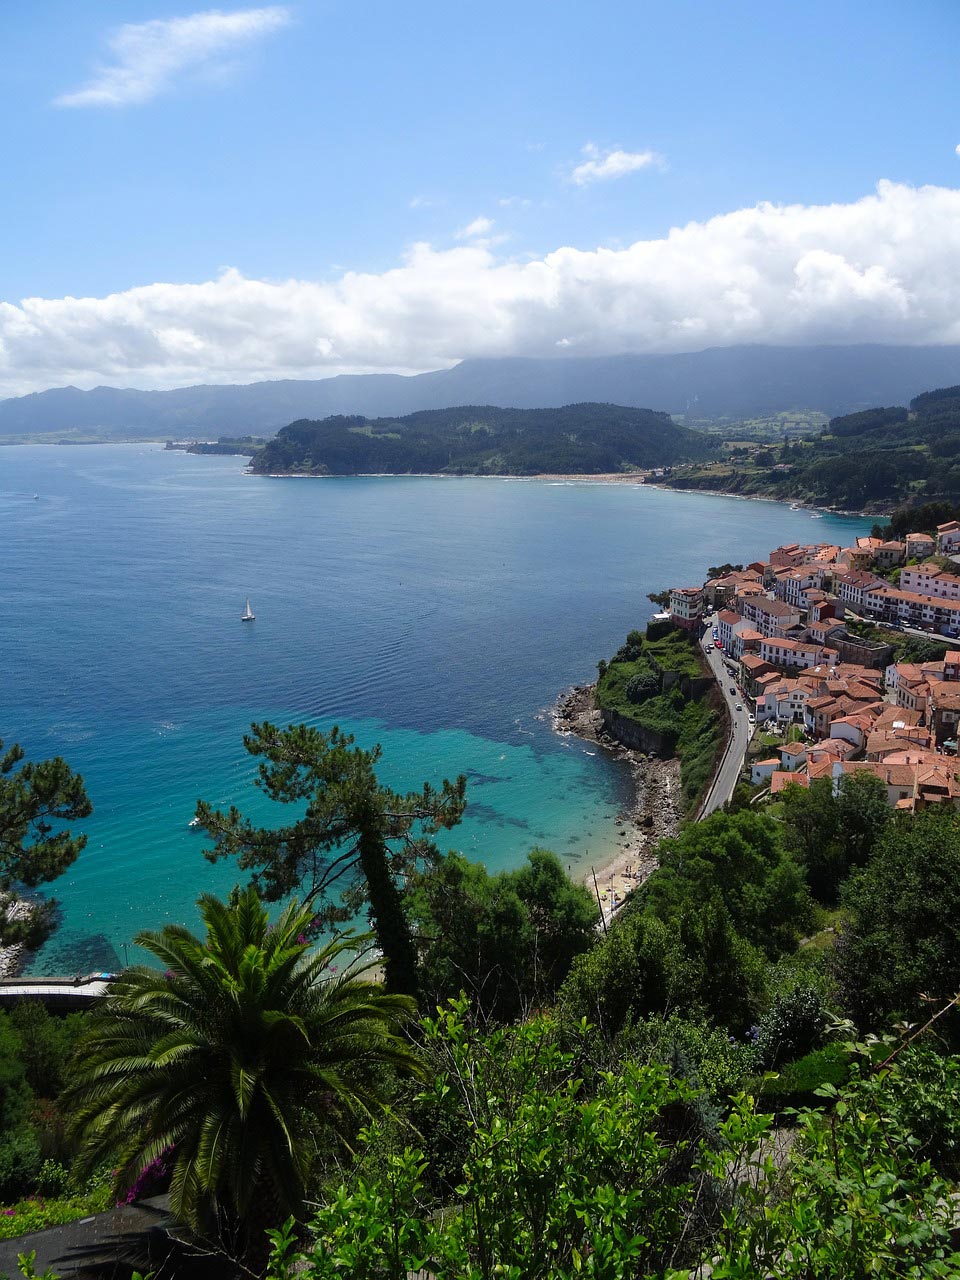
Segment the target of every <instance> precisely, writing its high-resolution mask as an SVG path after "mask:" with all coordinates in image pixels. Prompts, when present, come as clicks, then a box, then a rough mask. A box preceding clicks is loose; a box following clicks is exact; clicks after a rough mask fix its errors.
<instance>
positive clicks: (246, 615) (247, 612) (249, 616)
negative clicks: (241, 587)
mask: <svg viewBox="0 0 960 1280" xmlns="http://www.w3.org/2000/svg"><path fill="white" fill-rule="evenodd" d="M254 616H255V615H254V612H253V610H252V609H251V608H250V598H249V596H248V597H247V605H246V608H245V609H244V611H243V613H242V614H241V621H242V622H252V621H253V619H254Z"/></svg>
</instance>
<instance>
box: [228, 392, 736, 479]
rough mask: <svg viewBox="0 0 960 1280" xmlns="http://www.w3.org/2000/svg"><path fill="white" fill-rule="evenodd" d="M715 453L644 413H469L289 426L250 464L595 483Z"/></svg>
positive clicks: (594, 407)
mask: <svg viewBox="0 0 960 1280" xmlns="http://www.w3.org/2000/svg"><path fill="white" fill-rule="evenodd" d="M715 453H716V444H715V443H714V442H713V441H711V440H710V439H708V438H706V437H705V436H704V435H702V434H701V433H700V432H697V431H692V430H690V429H689V428H687V427H680V426H677V424H676V423H675V422H673V420H672V419H671V417H670V415H669V414H666V413H656V412H654V411H653V410H650V409H630V408H624V407H622V406H620V405H611V404H572V405H566V406H565V407H564V408H562V409H499V408H495V407H492V406H490V405H484V406H480V407H477V406H472V405H471V406H465V407H460V408H456V409H433V410H427V411H424V412H421V413H412V414H408V415H407V416H406V417H403V418H374V419H369V418H363V417H346V416H337V417H332V418H324V419H323V420H322V421H320V422H312V421H308V420H303V421H300V422H294V423H292V424H291V425H290V426H288V427H284V428H283V429H282V430H281V431H279V432H278V434H277V436H276V438H275V439H274V440H271V441H269V442H268V444H266V445H265V446H264V448H263V449H262V450H261V451H260V452H259V453H258V454H257V455H256V456H255V457H254V459H253V462H252V464H251V465H252V470H253V471H255V472H257V473H258V474H260V475H276V474H285V475H300V474H306V475H360V474H370V473H387V474H391V475H405V474H416V473H446V474H452V475H536V474H538V473H546V474H550V475H563V474H587V475H597V474H601V473H604V472H617V471H624V472H627V471H635V470H638V469H640V468H645V467H663V466H671V465H673V464H675V463H677V462H679V461H681V460H687V459H691V460H692V459H706V458H709V457H712V456H714V455H715Z"/></svg>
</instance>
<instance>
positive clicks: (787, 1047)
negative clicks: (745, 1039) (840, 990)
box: [756, 985, 827, 1068]
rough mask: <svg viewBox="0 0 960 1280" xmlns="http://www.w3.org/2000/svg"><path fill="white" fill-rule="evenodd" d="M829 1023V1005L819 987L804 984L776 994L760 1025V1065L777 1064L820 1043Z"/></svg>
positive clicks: (758, 1043) (768, 1066) (758, 1033)
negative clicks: (827, 1005)
mask: <svg viewBox="0 0 960 1280" xmlns="http://www.w3.org/2000/svg"><path fill="white" fill-rule="evenodd" d="M826 1025H827V1009H826V1005H825V1004H824V1000H823V996H822V995H821V993H820V992H819V991H818V990H817V989H816V987H813V986H809V985H803V986H796V987H794V988H793V989H792V990H789V991H785V992H782V993H779V994H777V995H776V996H774V998H773V1003H772V1004H771V1006H770V1008H769V1009H768V1010H767V1012H766V1013H765V1014H764V1015H763V1017H762V1018H761V1019H760V1022H759V1025H758V1028H757V1041H756V1051H757V1060H758V1062H759V1064H760V1066H762V1067H765V1068H772V1067H778V1066H779V1065H780V1063H782V1062H787V1061H788V1060H789V1059H791V1058H796V1057H798V1056H799V1055H801V1054H806V1053H809V1052H810V1051H811V1050H812V1049H814V1048H816V1046H817V1044H818V1043H819V1041H820V1039H821V1037H822V1035H823V1032H824V1028H825V1027H826Z"/></svg>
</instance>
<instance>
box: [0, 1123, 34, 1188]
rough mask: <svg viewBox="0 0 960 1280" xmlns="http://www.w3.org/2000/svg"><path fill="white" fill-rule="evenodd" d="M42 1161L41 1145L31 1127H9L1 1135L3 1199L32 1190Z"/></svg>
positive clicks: (0, 1167)
mask: <svg viewBox="0 0 960 1280" xmlns="http://www.w3.org/2000/svg"><path fill="white" fill-rule="evenodd" d="M40 1163H41V1160H40V1145H39V1143H38V1141H37V1135H36V1133H35V1132H34V1130H33V1128H32V1127H31V1126H29V1125H24V1126H23V1127H22V1128H19V1129H11V1130H8V1131H7V1133H5V1134H4V1135H3V1136H2V1137H0V1200H12V1199H14V1198H15V1197H16V1196H22V1195H24V1194H26V1193H27V1192H29V1191H31V1190H32V1189H33V1187H34V1186H35V1185H36V1179H37V1174H38V1173H39V1171H40Z"/></svg>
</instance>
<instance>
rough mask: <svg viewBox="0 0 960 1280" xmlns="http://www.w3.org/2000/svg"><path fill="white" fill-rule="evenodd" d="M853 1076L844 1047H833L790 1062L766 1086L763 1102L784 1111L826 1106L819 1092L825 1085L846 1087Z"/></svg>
mask: <svg viewBox="0 0 960 1280" xmlns="http://www.w3.org/2000/svg"><path fill="white" fill-rule="evenodd" d="M849 1075H850V1065H849V1059H848V1056H847V1053H846V1051H845V1049H844V1048H843V1046H842V1045H840V1044H830V1045H827V1046H826V1048H824V1049H815V1050H814V1051H813V1052H812V1053H807V1054H804V1056H803V1057H802V1058H798V1059H797V1061H796V1062H788V1063H786V1065H785V1066H783V1067H782V1068H781V1070H780V1073H779V1075H778V1076H776V1077H774V1078H772V1079H767V1080H765V1081H764V1082H763V1087H762V1091H761V1099H762V1101H763V1103H764V1105H765V1106H769V1107H773V1108H774V1110H776V1111H782V1110H784V1109H785V1108H787V1107H816V1106H817V1105H821V1106H822V1105H823V1104H822V1103H821V1102H820V1100H819V1098H818V1095H817V1090H818V1089H822V1088H823V1087H824V1086H825V1085H833V1086H839V1085H842V1084H845V1083H846V1081H847V1079H848V1077H849Z"/></svg>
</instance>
